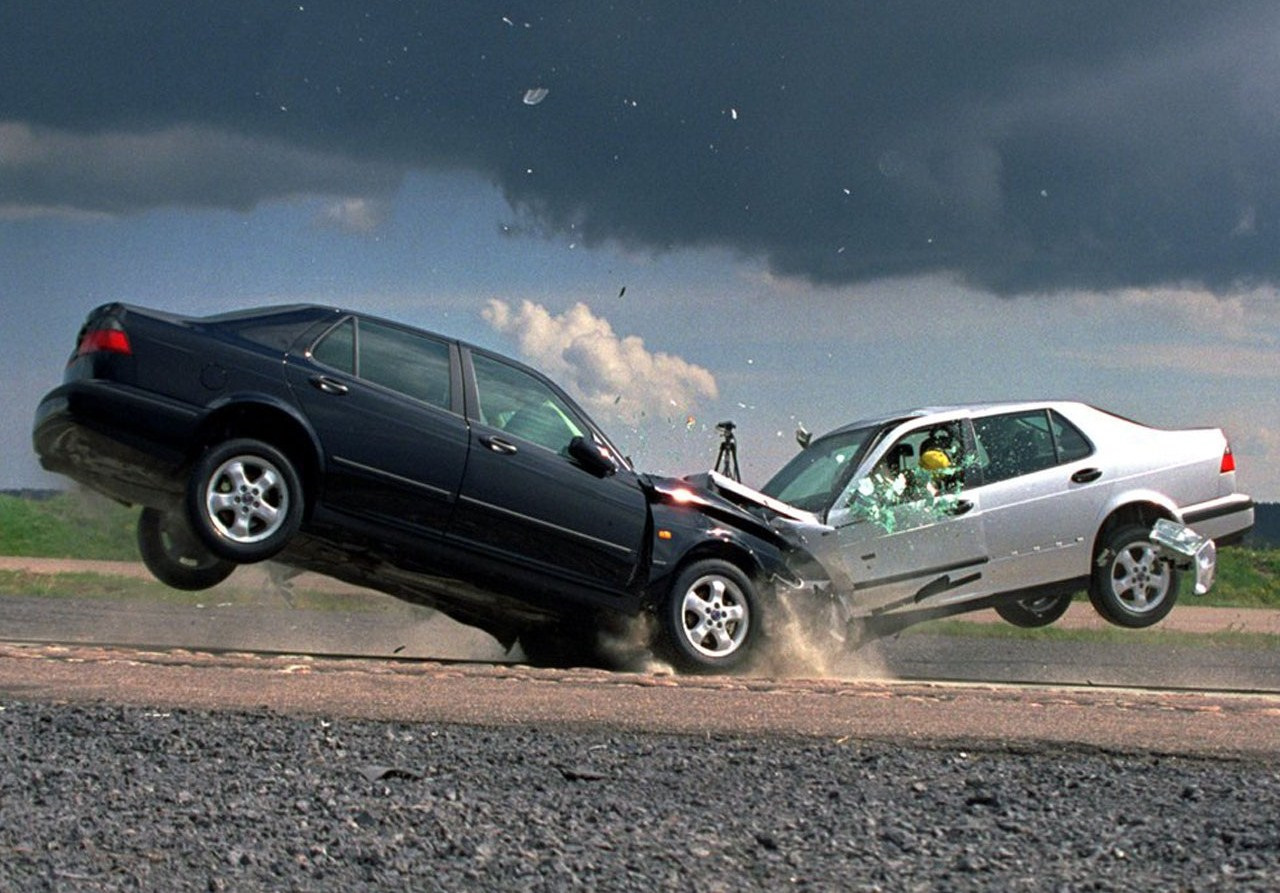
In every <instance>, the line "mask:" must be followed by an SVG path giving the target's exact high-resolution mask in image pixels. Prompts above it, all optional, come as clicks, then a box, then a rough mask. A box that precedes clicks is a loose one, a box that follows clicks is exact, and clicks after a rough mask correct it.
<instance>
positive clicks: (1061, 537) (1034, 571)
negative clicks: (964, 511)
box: [973, 408, 1112, 591]
mask: <svg viewBox="0 0 1280 893" xmlns="http://www.w3.org/2000/svg"><path fill="white" fill-rule="evenodd" d="M973 431H974V442H975V449H976V454H977V460H976V466H977V468H976V470H977V472H978V473H979V474H981V478H982V486H981V488H980V489H979V491H978V492H979V493H980V495H981V499H982V507H983V526H984V535H985V539H986V544H987V549H988V551H989V553H990V555H991V562H992V566H991V571H990V572H991V575H992V578H993V582H994V583H995V588H996V590H997V591H1008V590H1011V589H1024V588H1027V587H1030V586H1036V585H1041V584H1045V583H1054V582H1059V581H1062V580H1069V579H1073V578H1076V577H1084V576H1087V575H1088V573H1089V560H1090V557H1091V555H1090V552H1091V549H1092V536H1093V532H1094V529H1095V519H1096V518H1097V516H1098V514H1099V513H1100V512H1101V510H1102V506H1103V504H1104V503H1105V502H1106V499H1107V496H1108V494H1109V493H1110V490H1111V486H1112V484H1111V481H1110V480H1109V479H1108V478H1107V476H1106V475H1105V474H1104V473H1103V470H1102V468H1101V467H1100V466H1099V465H1098V464H1097V462H1096V459H1095V457H1094V449H1093V445H1092V444H1091V443H1090V442H1089V440H1088V438H1086V437H1085V436H1084V434H1083V433H1082V432H1081V431H1080V430H1079V429H1078V428H1076V427H1075V426H1074V425H1073V424H1071V422H1070V421H1069V420H1068V419H1066V418H1065V417H1064V416H1063V415H1062V414H1061V413H1059V412H1056V411H1054V410H1052V409H1049V408H1038V409H1026V410H1019V411H1017V412H1006V413H997V414H993V415H988V416H981V417H977V418H975V419H974V420H973Z"/></svg>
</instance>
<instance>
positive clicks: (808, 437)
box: [796, 425, 813, 450]
mask: <svg viewBox="0 0 1280 893" xmlns="http://www.w3.org/2000/svg"><path fill="white" fill-rule="evenodd" d="M812 440H813V433H812V432H811V431H809V430H807V429H806V428H805V426H804V425H801V426H800V427H799V428H796V443H798V444H800V449H802V450H807V449H808V448H809V442H810V441H812Z"/></svg>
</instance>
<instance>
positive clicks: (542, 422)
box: [471, 353, 586, 453]
mask: <svg viewBox="0 0 1280 893" xmlns="http://www.w3.org/2000/svg"><path fill="white" fill-rule="evenodd" d="M471 361H472V365H473V366H474V368H475V371H476V390H477V392H478V397H479V400H480V420H481V421H482V422H484V423H485V424H486V425H491V426H493V427H494V428H498V429H500V430H502V431H504V432H506V433H507V434H510V435H511V436H513V437H519V438H521V439H523V440H528V441H531V442H533V443H536V444H538V445H539V446H544V447H546V448H547V449H549V450H552V451H553V452H557V453H561V452H563V451H564V450H565V449H566V448H567V447H568V446H569V441H571V440H573V438H575V437H577V436H579V435H583V434H585V433H586V425H585V423H583V422H582V421H581V420H580V419H578V418H577V414H576V413H575V412H574V411H573V410H572V409H570V408H569V406H568V405H567V404H566V403H565V402H564V401H563V400H561V399H560V397H559V396H557V394H556V393H555V391H553V390H551V388H549V387H547V385H546V384H545V383H544V382H542V381H541V380H539V379H537V378H535V377H533V376H532V375H530V374H529V373H527V372H525V371H524V370H523V369H518V368H516V367H515V366H509V365H507V364H506V363H503V362H500V361H498V360H495V359H493V358H492V357H487V356H484V355H483V354H474V353H473V354H472V355H471Z"/></svg>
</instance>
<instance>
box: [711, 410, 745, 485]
mask: <svg viewBox="0 0 1280 893" xmlns="http://www.w3.org/2000/svg"><path fill="white" fill-rule="evenodd" d="M735 427H737V426H736V425H734V424H733V422H721V423H720V424H718V425H716V430H717V431H719V432H720V452H719V453H717V454H716V464H715V470H716V471H718V472H720V473H721V474H723V475H724V476H725V477H730V478H733V479H734V480H735V481H741V480H742V472H741V471H739V470H738V438H737V437H735V436H734V434H733V429H734V428H735Z"/></svg>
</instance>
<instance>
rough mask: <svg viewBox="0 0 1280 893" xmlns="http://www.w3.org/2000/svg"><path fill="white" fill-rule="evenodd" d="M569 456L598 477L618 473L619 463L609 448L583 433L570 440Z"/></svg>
mask: <svg viewBox="0 0 1280 893" xmlns="http://www.w3.org/2000/svg"><path fill="white" fill-rule="evenodd" d="M569 458H571V459H573V460H574V461H575V462H577V463H578V464H579V465H581V466H582V467H583V468H585V469H586V470H587V471H589V472H591V473H592V474H594V475H595V476H596V477H598V478H607V477H609V476H610V475H614V474H617V473H618V465H617V463H616V462H614V461H613V457H612V456H610V455H609V452H608V450H606V449H605V448H604V447H602V446H600V445H599V444H597V443H594V442H592V441H590V440H587V438H585V437H583V436H582V435H578V436H577V437H575V438H574V439H573V440H571V441H569Z"/></svg>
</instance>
